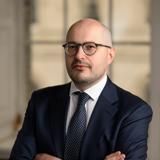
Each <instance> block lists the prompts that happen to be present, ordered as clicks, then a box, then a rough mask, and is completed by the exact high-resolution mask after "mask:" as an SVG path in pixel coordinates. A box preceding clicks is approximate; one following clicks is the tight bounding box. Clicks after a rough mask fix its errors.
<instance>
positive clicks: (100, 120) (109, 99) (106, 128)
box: [81, 78, 118, 159]
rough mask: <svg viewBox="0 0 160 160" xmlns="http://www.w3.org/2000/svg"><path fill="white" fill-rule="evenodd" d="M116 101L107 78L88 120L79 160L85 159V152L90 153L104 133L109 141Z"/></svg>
mask: <svg viewBox="0 0 160 160" xmlns="http://www.w3.org/2000/svg"><path fill="white" fill-rule="evenodd" d="M117 101H118V96H117V91H116V87H115V85H114V84H113V83H112V82H111V81H110V80H109V78H108V81H107V83H106V85H105V87H104V89H103V91H102V93H101V95H100V97H99V99H98V101H97V104H96V106H95V108H94V111H93V113H92V116H91V118H90V122H89V124H88V127H87V131H86V135H85V137H84V141H83V144H82V145H83V146H82V150H81V159H85V154H86V151H91V147H92V146H94V144H95V143H96V142H98V141H99V139H100V137H101V136H102V135H103V134H104V132H105V134H106V136H107V137H108V138H107V139H110V135H111V134H110V133H111V129H112V128H113V126H112V125H113V123H112V122H113V120H112V119H113V117H114V115H115V113H116V111H117V105H116V102H117ZM87 154H88V153H87ZM89 154H90V153H89ZM91 154H92V153H91Z"/></svg>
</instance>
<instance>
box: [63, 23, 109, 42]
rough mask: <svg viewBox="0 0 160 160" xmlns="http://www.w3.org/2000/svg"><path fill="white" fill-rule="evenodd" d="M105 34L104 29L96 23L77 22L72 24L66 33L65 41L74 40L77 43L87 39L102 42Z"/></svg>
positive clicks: (104, 39)
mask: <svg viewBox="0 0 160 160" xmlns="http://www.w3.org/2000/svg"><path fill="white" fill-rule="evenodd" d="M106 37H107V34H106V32H105V29H104V28H103V27H102V26H101V25H100V24H96V23H89V22H88V23H86V22H85V23H83V22H82V23H77V24H75V25H73V26H72V27H71V28H70V29H69V31H68V34H67V38H66V41H75V42H79V43H83V42H87V41H90V42H92V41H95V42H104V41H106Z"/></svg>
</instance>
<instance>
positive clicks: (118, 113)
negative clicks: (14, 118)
mask: <svg viewBox="0 0 160 160" xmlns="http://www.w3.org/2000/svg"><path fill="white" fill-rule="evenodd" d="M63 47H64V49H65V61H66V68H67V71H68V74H69V76H70V78H71V80H72V82H71V83H69V84H65V85H60V86H55V87H49V88H45V89H41V90H38V91H35V92H34V93H33V94H32V97H31V100H30V102H29V106H28V108H27V112H26V115H25V120H24V123H23V126H22V129H21V130H20V132H19V134H18V136H17V140H16V142H15V145H14V147H13V149H12V152H11V156H10V159H14V160H25V159H28V160H30V159H35V160H72V159H73V160H124V159H125V160H145V159H146V157H147V153H146V152H147V137H148V127H149V122H150V121H151V117H152V110H151V108H150V106H148V105H147V104H146V103H145V102H144V101H143V100H141V99H140V98H138V97H137V96H134V95H132V94H131V93H129V92H127V91H125V90H123V89H121V88H119V87H118V86H116V85H115V84H114V83H112V82H111V80H110V79H109V77H107V72H108V68H109V65H110V64H111V63H112V61H113V59H114V57H115V50H114V48H113V47H112V40H111V34H110V31H109V30H108V28H106V27H105V26H104V25H103V24H101V23H100V22H98V21H96V20H94V19H83V20H80V21H78V22H76V23H74V24H73V25H72V26H71V28H70V29H69V31H68V33H67V36H66V43H65V44H64V45H63ZM77 91H78V93H77ZM81 93H83V94H84V93H85V96H86V93H87V95H88V99H87V100H86V102H85V103H84V104H83V106H84V107H82V106H81V107H79V108H78V106H80V102H79V101H80V100H79V99H80V98H79V97H80V96H79V95H80V94H81ZM77 94H78V95H77ZM75 115H76V116H75ZM77 115H78V116H79V117H78V116H77ZM80 115H81V116H80ZM75 117H76V118H75ZM77 117H78V118H77ZM82 117H83V118H84V119H85V123H84V120H83V119H82ZM77 119H78V120H77ZM82 123H83V124H84V125H83V127H82V126H81V125H82ZM77 124H78V125H77ZM79 126H80V127H79ZM78 127H79V128H78ZM81 130H83V131H82V132H81ZM71 133H72V134H71ZM80 133H82V134H80ZM77 141H78V142H77ZM68 157H69V158H68ZM73 157H76V158H73Z"/></svg>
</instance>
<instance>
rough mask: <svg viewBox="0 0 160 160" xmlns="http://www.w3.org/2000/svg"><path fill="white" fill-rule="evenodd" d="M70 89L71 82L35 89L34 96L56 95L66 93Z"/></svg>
mask: <svg viewBox="0 0 160 160" xmlns="http://www.w3.org/2000/svg"><path fill="white" fill-rule="evenodd" d="M69 89H70V83H67V84H62V85H56V86H48V87H45V88H40V89H37V90H35V91H33V92H32V96H38V97H48V96H55V95H60V94H63V93H66V92H68V91H69Z"/></svg>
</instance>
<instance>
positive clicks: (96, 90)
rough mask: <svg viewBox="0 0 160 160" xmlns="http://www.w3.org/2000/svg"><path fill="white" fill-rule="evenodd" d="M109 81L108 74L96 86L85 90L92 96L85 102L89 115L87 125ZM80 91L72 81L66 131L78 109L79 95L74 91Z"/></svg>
mask: <svg viewBox="0 0 160 160" xmlns="http://www.w3.org/2000/svg"><path fill="white" fill-rule="evenodd" d="M106 82H107V76H104V77H103V78H102V79H101V80H100V81H99V82H98V83H97V84H95V85H94V86H92V87H90V88H88V89H87V90H85V91H84V92H85V93H87V94H88V95H89V96H90V99H89V100H88V101H87V102H86V104H85V109H86V115H87V125H88V123H89V120H90V117H91V114H92V112H93V109H94V107H95V105H96V103H97V100H98V98H99V96H100V94H101V92H102V90H103V88H104V86H105V84H106ZM76 91H80V90H79V89H78V88H76V86H75V85H74V83H73V82H72V83H71V88H70V101H69V108H68V114H67V122H66V132H67V129H68V126H69V123H70V120H71V118H72V116H73V114H74V112H75V110H76V107H77V103H78V95H76V94H74V92H76Z"/></svg>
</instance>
